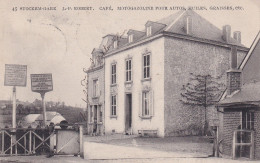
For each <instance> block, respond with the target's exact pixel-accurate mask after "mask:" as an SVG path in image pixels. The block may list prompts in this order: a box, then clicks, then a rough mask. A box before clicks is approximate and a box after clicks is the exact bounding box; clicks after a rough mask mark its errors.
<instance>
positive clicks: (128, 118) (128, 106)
mask: <svg viewBox="0 0 260 163" xmlns="http://www.w3.org/2000/svg"><path fill="white" fill-rule="evenodd" d="M131 128H132V94H126V97H125V131H126V133H128V132H129V130H131Z"/></svg>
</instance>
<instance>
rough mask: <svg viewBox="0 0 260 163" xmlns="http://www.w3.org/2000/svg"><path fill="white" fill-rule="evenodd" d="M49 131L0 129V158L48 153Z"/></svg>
mask: <svg viewBox="0 0 260 163" xmlns="http://www.w3.org/2000/svg"><path fill="white" fill-rule="evenodd" d="M53 134H54V133H53V131H52V130H51V129H41V128H36V129H32V128H5V129H0V138H1V139H0V140H1V141H0V144H1V146H0V147H1V149H0V150H1V152H0V156H7V155H33V154H37V153H42V152H49V151H50V137H51V136H52V135H53Z"/></svg>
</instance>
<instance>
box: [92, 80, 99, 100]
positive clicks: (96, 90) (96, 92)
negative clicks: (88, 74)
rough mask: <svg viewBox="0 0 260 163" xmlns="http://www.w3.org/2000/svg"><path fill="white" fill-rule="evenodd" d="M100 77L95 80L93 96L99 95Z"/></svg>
mask: <svg viewBox="0 0 260 163" xmlns="http://www.w3.org/2000/svg"><path fill="white" fill-rule="evenodd" d="M98 85H99V84H98V79H96V80H93V97H97V96H98V89H99V88H98V87H99V86H98Z"/></svg>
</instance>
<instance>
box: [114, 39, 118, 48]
mask: <svg viewBox="0 0 260 163" xmlns="http://www.w3.org/2000/svg"><path fill="white" fill-rule="evenodd" d="M117 47H118V42H117V40H115V41H114V48H117Z"/></svg>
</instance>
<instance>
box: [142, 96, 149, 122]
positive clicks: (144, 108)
mask: <svg viewBox="0 0 260 163" xmlns="http://www.w3.org/2000/svg"><path fill="white" fill-rule="evenodd" d="M150 102H151V100H150V92H149V91H143V92H142V117H149V116H151V108H150V107H151V106H150V105H151V103H150Z"/></svg>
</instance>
